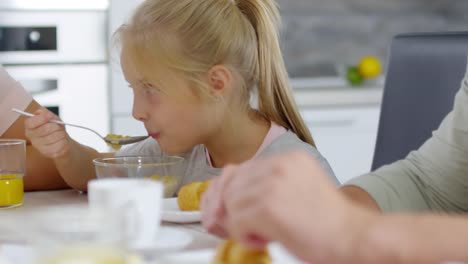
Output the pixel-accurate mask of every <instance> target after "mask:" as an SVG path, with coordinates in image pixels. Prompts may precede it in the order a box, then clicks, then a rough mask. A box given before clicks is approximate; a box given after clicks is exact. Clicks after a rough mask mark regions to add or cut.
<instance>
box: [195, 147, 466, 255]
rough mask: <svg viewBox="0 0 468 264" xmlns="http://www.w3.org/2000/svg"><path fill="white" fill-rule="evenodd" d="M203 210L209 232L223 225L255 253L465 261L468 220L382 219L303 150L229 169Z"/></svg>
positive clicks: (441, 217) (393, 216) (209, 193)
mask: <svg viewBox="0 0 468 264" xmlns="http://www.w3.org/2000/svg"><path fill="white" fill-rule="evenodd" d="M311 175H312V177H311ZM201 208H202V222H203V225H204V226H205V227H207V228H208V230H210V227H215V226H216V225H217V226H219V227H225V228H226V229H225V230H226V231H227V233H226V235H228V236H229V237H231V238H232V239H234V240H236V241H238V242H240V243H242V244H244V245H247V246H249V247H253V248H263V247H265V246H266V245H267V243H268V242H269V241H277V242H280V243H281V244H282V245H283V246H285V247H286V248H287V249H288V250H289V251H290V252H291V253H293V254H294V255H296V256H297V257H299V258H301V259H302V260H305V261H308V262H311V263H346V264H353V263H359V264H374V263H379V264H387V263H388V264H414V263H434V264H440V263H442V262H443V261H467V260H468V252H467V251H466V244H467V243H468V218H467V217H465V216H451V215H450V216H449V215H428V214H426V215H423V214H420V215H409V214H407V215H404V214H399V215H397V214H379V213H376V212H374V211H372V210H369V209H367V208H365V207H362V206H357V205H356V204H355V203H351V202H350V201H349V199H346V198H345V197H344V196H343V194H342V193H341V192H340V191H338V190H337V189H336V187H335V186H334V185H333V184H332V183H331V182H330V181H329V179H328V175H327V172H326V171H325V170H323V168H321V166H320V164H319V163H318V162H317V160H315V159H313V158H311V157H310V156H309V155H308V154H305V153H287V154H283V155H278V156H271V157H267V158H265V159H259V160H258V161H257V162H255V163H247V164H243V165H241V166H230V167H228V168H226V169H225V170H223V174H222V175H220V176H219V177H217V178H216V179H213V180H212V183H211V184H210V187H209V188H208V190H207V191H206V192H205V193H204V195H203V197H202V206H201Z"/></svg>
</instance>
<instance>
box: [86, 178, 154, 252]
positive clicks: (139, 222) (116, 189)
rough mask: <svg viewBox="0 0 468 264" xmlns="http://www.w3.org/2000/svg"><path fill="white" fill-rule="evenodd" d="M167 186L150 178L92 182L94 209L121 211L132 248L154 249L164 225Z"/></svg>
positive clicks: (110, 179) (91, 205)
mask: <svg viewBox="0 0 468 264" xmlns="http://www.w3.org/2000/svg"><path fill="white" fill-rule="evenodd" d="M162 197H163V185H162V184H161V183H160V182H157V181H152V180H146V179H131V178H108V179H96V180H91V181H90V182H89V183H88V201H89V206H90V208H91V209H96V210H118V211H121V212H122V214H121V215H122V216H123V217H125V219H124V220H125V222H126V225H125V227H126V230H124V232H125V233H126V234H127V235H128V238H129V241H128V246H129V247H130V248H133V249H147V248H151V247H152V245H154V243H155V241H156V236H157V233H158V230H159V226H160V225H161V202H162Z"/></svg>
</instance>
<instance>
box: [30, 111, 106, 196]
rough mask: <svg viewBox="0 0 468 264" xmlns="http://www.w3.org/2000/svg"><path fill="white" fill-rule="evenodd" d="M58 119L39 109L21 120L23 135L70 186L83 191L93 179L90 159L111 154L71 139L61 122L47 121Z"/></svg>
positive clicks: (92, 165)
mask: <svg viewBox="0 0 468 264" xmlns="http://www.w3.org/2000/svg"><path fill="white" fill-rule="evenodd" d="M53 119H55V120H56V119H59V118H58V117H57V116H56V115H54V114H53V113H51V112H49V111H45V110H39V111H37V112H35V116H34V117H30V118H27V119H26V120H25V128H26V132H25V134H26V137H27V138H29V139H30V140H31V143H32V144H33V146H34V147H35V148H36V149H37V150H38V151H39V152H40V153H42V154H43V155H44V156H46V157H48V158H51V159H53V161H54V164H55V166H56V168H57V170H58V171H59V173H60V175H61V176H62V178H63V179H64V181H65V182H66V183H67V184H68V185H69V186H70V187H72V188H74V189H78V190H86V189H87V184H88V181H89V180H90V179H94V178H96V174H95V170H94V164H93V162H92V160H93V159H95V158H99V157H111V156H113V155H114V154H113V153H99V152H97V151H96V150H94V149H92V148H90V147H87V146H84V145H81V144H80V143H78V142H77V141H75V140H73V139H72V138H71V137H70V136H69V135H68V133H67V132H66V130H65V128H64V126H63V125H59V124H55V123H51V122H49V121H50V120H53Z"/></svg>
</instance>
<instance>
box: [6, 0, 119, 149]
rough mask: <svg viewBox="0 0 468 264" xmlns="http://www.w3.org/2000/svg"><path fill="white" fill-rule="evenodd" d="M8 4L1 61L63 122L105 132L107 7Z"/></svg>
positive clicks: (87, 140) (87, 139)
mask: <svg viewBox="0 0 468 264" xmlns="http://www.w3.org/2000/svg"><path fill="white" fill-rule="evenodd" d="M6 2H9V3H10V5H5V3H3V4H1V3H0V64H3V65H4V67H5V68H6V70H7V71H8V72H9V73H10V74H11V75H12V76H13V77H14V78H15V79H17V80H18V81H19V82H21V83H22V84H23V86H24V87H25V88H26V90H27V91H28V92H29V93H31V94H32V95H33V97H34V98H35V99H36V100H37V101H38V102H39V103H40V104H42V105H44V106H45V107H47V108H49V109H51V110H52V111H54V112H56V113H57V114H59V116H60V117H61V118H62V119H63V120H64V121H65V122H69V123H76V124H80V125H84V126H89V127H91V128H93V129H95V130H96V131H98V132H100V133H102V134H103V135H105V134H107V133H109V128H110V109H109V105H110V104H109V81H108V79H109V77H108V59H107V57H108V56H107V43H108V41H107V39H108V33H107V10H106V9H105V8H103V6H100V7H99V8H97V7H96V8H95V9H92V8H88V9H83V8H81V9H79V10H75V9H67V8H65V7H63V8H60V9H55V8H54V6H52V5H51V6H50V8H48V9H47V8H44V7H41V8H38V7H34V8H33V7H32V8H27V5H26V4H27V3H28V2H29V3H30V4H33V2H36V3H37V2H39V1H27V0H23V1H8V0H6ZM44 2H45V3H47V2H50V3H49V4H52V2H54V1H44ZM55 2H56V4H58V1H55ZM61 2H63V1H61ZM65 2H69V1H65ZM85 2H86V1H85ZM97 2H99V0H98V1H97ZM101 2H102V1H101ZM67 130H68V132H69V133H70V135H71V136H72V137H73V138H75V139H76V140H78V141H79V142H81V143H83V144H86V145H90V146H93V147H95V148H97V149H99V150H106V149H107V147H106V145H105V144H104V143H103V142H102V140H100V139H99V138H98V137H97V136H96V135H94V134H91V133H89V132H88V131H86V130H80V129H73V128H67Z"/></svg>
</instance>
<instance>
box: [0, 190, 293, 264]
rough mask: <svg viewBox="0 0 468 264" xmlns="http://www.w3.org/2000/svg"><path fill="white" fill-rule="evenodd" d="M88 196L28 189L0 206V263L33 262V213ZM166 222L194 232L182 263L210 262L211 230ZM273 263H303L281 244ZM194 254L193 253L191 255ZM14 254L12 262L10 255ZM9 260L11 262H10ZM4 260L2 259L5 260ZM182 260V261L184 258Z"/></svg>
mask: <svg viewBox="0 0 468 264" xmlns="http://www.w3.org/2000/svg"><path fill="white" fill-rule="evenodd" d="M87 202H88V201H87V196H86V195H83V194H79V193H78V192H77V191H75V190H63V191H47V192H29V193H26V194H25V199H24V203H23V205H22V206H21V207H18V208H13V209H2V210H0V264H4V263H7V264H31V262H30V261H29V259H28V258H27V257H28V256H24V255H26V253H25V252H27V251H25V248H27V247H28V245H27V242H26V241H27V240H26V239H25V238H24V236H25V232H24V230H27V227H28V225H29V223H30V221H32V219H34V214H36V213H37V212H41V211H42V212H43V210H47V208H48V207H50V206H64V205H66V206H67V207H70V208H73V207H74V206H75V207H80V206H83V205H86V204H87ZM162 225H163V226H170V227H174V228H176V229H178V230H182V231H185V232H187V233H189V234H190V235H191V236H192V242H191V243H190V244H189V245H188V246H187V247H185V248H184V249H183V250H182V253H181V254H182V255H183V254H184V252H185V253H186V254H185V256H184V258H185V259H187V258H188V259H189V262H183V263H191V264H193V263H209V261H206V255H207V254H206V253H208V254H213V251H214V249H215V248H216V246H217V245H218V244H219V243H220V242H221V240H220V239H219V238H217V237H215V236H213V235H211V234H208V233H207V232H206V231H205V230H204V229H203V227H202V226H201V225H200V224H199V223H195V224H174V223H166V222H163V223H162ZM270 253H271V254H272V256H273V263H275V264H276V263H278V264H279V263H281V264H289V263H291V264H292V263H300V262H298V261H297V260H296V259H294V258H293V257H291V255H290V254H288V253H287V252H286V251H285V250H284V249H283V248H282V247H281V246H279V245H278V244H273V245H272V246H271V247H270ZM201 255H203V256H205V257H204V258H203V259H204V261H202V262H200V261H199V260H197V259H196V258H197V256H201ZM191 256H194V257H193V259H191ZM12 258H14V261H13V262H12V261H11V259H12ZM8 260H10V262H8ZM2 261H3V262H2ZM171 263H172V262H171ZM181 263H182V262H181Z"/></svg>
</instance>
